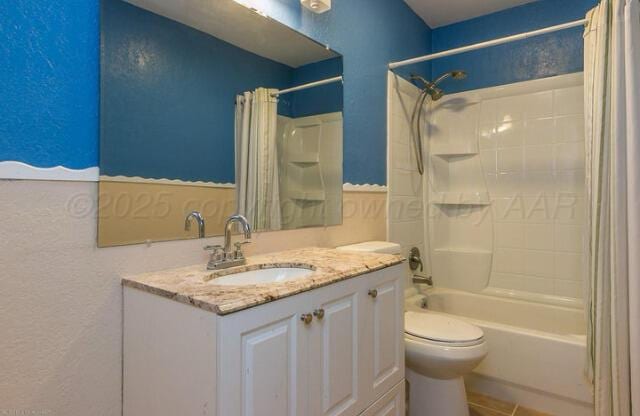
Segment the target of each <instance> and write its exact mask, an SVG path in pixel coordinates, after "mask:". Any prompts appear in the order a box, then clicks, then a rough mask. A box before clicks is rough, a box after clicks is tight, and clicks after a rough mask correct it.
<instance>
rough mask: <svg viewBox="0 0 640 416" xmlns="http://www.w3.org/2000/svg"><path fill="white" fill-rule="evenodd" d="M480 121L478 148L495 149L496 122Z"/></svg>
mask: <svg viewBox="0 0 640 416" xmlns="http://www.w3.org/2000/svg"><path fill="white" fill-rule="evenodd" d="M481 123H482V124H481V125H480V127H479V128H478V145H479V146H480V149H495V148H496V147H497V143H496V142H497V138H496V134H495V132H496V124H495V123H493V122H490V123H486V122H484V120H482V119H481Z"/></svg>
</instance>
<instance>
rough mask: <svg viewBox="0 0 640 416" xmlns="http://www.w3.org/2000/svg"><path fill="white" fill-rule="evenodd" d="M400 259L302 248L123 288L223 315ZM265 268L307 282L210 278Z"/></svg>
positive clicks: (156, 276) (128, 281)
mask: <svg viewBox="0 0 640 416" xmlns="http://www.w3.org/2000/svg"><path fill="white" fill-rule="evenodd" d="M403 260H404V259H403V258H402V257H400V256H396V255H392V254H379V253H359V252H350V251H340V250H335V249H327V248H304V249H298V250H288V251H283V252H279V253H269V254H264V255H260V256H251V257H248V258H247V264H245V265H243V266H238V267H233V268H229V269H224V270H220V271H211V270H207V268H206V266H205V265H204V264H199V265H195V266H189V267H182V268H179V269H172V270H163V271H159V272H152V273H144V274H140V275H136V276H127V277H124V278H123V279H122V284H123V285H124V286H129V287H132V288H136V289H140V290H143V291H146V292H149V293H153V294H156V295H159V296H163V297H166V298H169V299H173V300H176V301H178V302H182V303H186V304H188V305H193V306H196V307H198V308H201V309H205V310H208V311H211V312H215V313H217V314H218V315H226V314H229V313H232V312H237V311H240V310H243V309H247V308H250V307H252V306H257V305H261V304H264V303H268V302H272V301H274V300H277V299H281V298H284V297H287V296H291V295H295V294H296V293H301V292H305V291H307V290H311V289H315V288H318V287H322V286H326V285H329V284H331V283H335V282H338V281H341V280H346V279H350V278H352V277H356V276H359V275H362V274H364V273H368V272H372V271H375V270H380V269H384V268H385V267H389V266H393V265H395V264H398V263H401V262H402V261H403ZM269 267H302V268H309V269H312V270H313V271H314V272H313V273H312V274H311V275H309V276H308V277H304V278H301V279H297V280H291V281H287V282H281V283H268V284H256V285H243V286H226V285H225V286H222V285H216V284H215V279H216V278H218V277H222V276H226V275H229V274H232V273H240V272H244V271H249V270H256V269H263V268H269Z"/></svg>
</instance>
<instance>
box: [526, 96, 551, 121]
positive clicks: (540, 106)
mask: <svg viewBox="0 0 640 416" xmlns="http://www.w3.org/2000/svg"><path fill="white" fill-rule="evenodd" d="M522 101H523V105H524V115H525V117H526V118H527V119H535V118H541V117H550V116H552V115H553V91H543V92H537V93H533V94H528V95H525V96H523V98H522Z"/></svg>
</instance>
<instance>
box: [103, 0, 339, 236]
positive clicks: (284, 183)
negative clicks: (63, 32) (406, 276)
mask: <svg viewBox="0 0 640 416" xmlns="http://www.w3.org/2000/svg"><path fill="white" fill-rule="evenodd" d="M101 20H102V24H101V32H102V33H101V80H100V82H101V84H100V87H101V92H100V184H99V188H100V192H99V198H100V200H99V218H98V245H99V246H101V247H105V246H115V245H125V244H135V243H144V242H151V241H164V240H175V239H185V238H197V237H198V232H199V229H198V227H197V225H196V224H195V223H194V224H191V223H190V222H187V223H185V218H186V217H187V216H188V215H189V213H191V212H193V211H198V212H200V213H201V214H202V216H203V218H204V220H205V235H206V236H207V237H209V236H214V235H220V234H223V233H224V230H223V228H224V222H225V221H226V219H227V218H228V217H229V216H230V215H232V214H233V213H236V212H239V213H241V214H243V215H245V216H246V217H247V218H248V219H249V222H250V224H251V225H252V227H253V228H254V230H256V231H266V230H286V229H294V228H301V227H314V226H326V225H336V224H340V223H341V222H342V134H343V133H342V131H343V130H342V124H343V123H342V120H343V117H342V107H343V105H342V100H343V93H342V57H341V56H340V55H339V54H338V53H336V52H335V51H332V50H330V49H328V48H327V47H325V46H323V45H320V44H318V43H316V42H315V41H313V40H311V39H309V38H307V37H305V36H304V35H301V34H300V33H298V32H295V31H294V30H292V29H290V28H288V27H287V26H284V25H282V24H280V23H278V22H276V21H274V20H272V19H270V18H268V17H265V16H263V15H261V14H259V13H257V12H256V11H254V10H251V9H248V8H246V7H244V6H242V5H240V4H238V3H237V2H235V1H234V0H216V1H204V0H184V1H179V2H178V1H175V0H129V1H123V0H102V14H101ZM187 224H188V225H191V227H185V225H187ZM185 228H189V229H188V230H186V229H185Z"/></svg>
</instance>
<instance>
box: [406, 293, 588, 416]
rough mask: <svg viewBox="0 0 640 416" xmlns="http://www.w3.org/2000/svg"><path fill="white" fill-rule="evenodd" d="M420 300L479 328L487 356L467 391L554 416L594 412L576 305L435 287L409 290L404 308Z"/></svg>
mask: <svg viewBox="0 0 640 416" xmlns="http://www.w3.org/2000/svg"><path fill="white" fill-rule="evenodd" d="M425 300H426V306H427V309H428V310H430V311H432V312H433V313H441V314H450V315H455V316H456V317H457V318H460V319H464V320H465V321H468V322H470V323H472V324H474V325H477V326H479V327H480V328H482V330H483V332H484V336H485V339H486V341H487V343H488V345H489V354H488V355H487V357H486V358H485V359H484V360H483V361H482V363H481V364H480V365H479V366H478V367H477V368H476V369H475V370H474V372H473V374H471V375H470V376H469V377H468V378H467V379H466V380H465V382H466V384H467V388H468V389H470V390H473V391H476V392H478V393H483V394H487V395H490V396H492V397H495V398H498V399H502V400H506V401H510V402H513V403H519V404H520V405H522V406H525V407H530V408H534V409H537V410H540V411H543V412H547V413H550V414H553V415H556V416H582V415H584V416H589V415H593V410H592V403H593V399H592V394H591V387H590V386H589V384H588V382H587V381H586V379H585V378H584V376H583V368H584V363H585V356H586V336H585V321H584V315H583V311H582V310H581V309H576V308H569V307H563V306H554V305H548V304H542V303H534V302H530V301H526V300H517V299H510V298H506V297H498V296H489V295H484V294H475V293H468V292H462V291H457V290H452V289H440V288H436V289H428V290H427V291H426V292H425V293H418V291H417V290H416V289H410V290H409V291H408V292H407V309H413V308H422V306H423V302H424V301H425Z"/></svg>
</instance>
